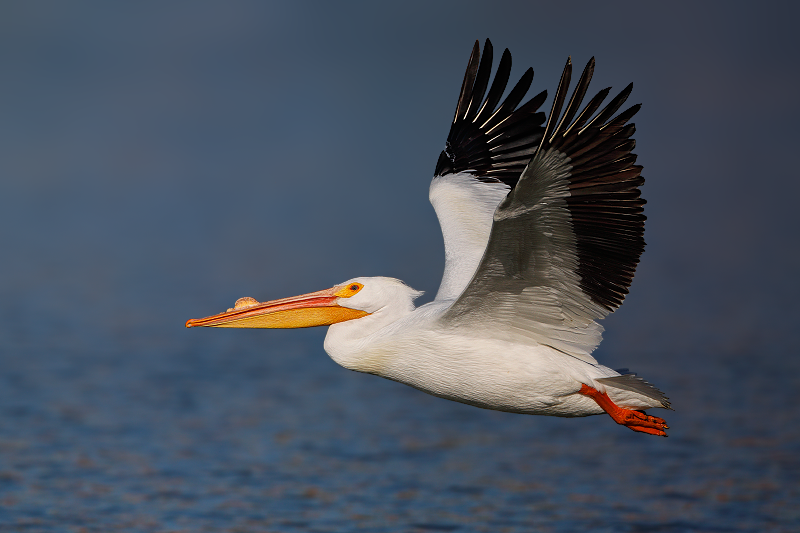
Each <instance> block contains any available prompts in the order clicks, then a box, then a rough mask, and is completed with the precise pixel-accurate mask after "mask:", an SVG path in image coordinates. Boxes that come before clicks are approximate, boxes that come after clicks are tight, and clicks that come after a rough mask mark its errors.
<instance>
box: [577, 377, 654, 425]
mask: <svg viewBox="0 0 800 533" xmlns="http://www.w3.org/2000/svg"><path fill="white" fill-rule="evenodd" d="M578 392H579V393H580V394H583V395H584V396H588V397H590V398H591V399H593V400H594V401H596V402H597V405H599V406H600V407H602V408H603V410H604V411H605V412H606V413H608V414H609V416H611V418H612V419H613V420H614V422H616V423H617V424H621V425H623V426H625V427H627V428H629V429H631V430H633V431H640V432H642V433H648V434H650V435H659V436H661V437H666V436H667V433H666V431H665V430H666V429H669V426H668V425H667V423H666V422H665V421H664V419H663V418H659V417H657V416H650V415H648V414H646V413H645V412H644V411H636V410H634V409H625V408H624V407H620V406H618V405H617V404H615V403H614V402H612V401H611V398H609V397H608V394H606V393H605V392H600V391H599V390H597V389H594V388H592V387H589V386H588V385H585V384H584V385H581V390H580V391H578Z"/></svg>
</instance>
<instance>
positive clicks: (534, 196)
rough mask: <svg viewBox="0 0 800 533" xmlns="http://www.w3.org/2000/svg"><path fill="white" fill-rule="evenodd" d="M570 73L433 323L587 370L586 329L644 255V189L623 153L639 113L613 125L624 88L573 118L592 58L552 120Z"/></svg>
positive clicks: (590, 330) (591, 336) (620, 293)
mask: <svg viewBox="0 0 800 533" xmlns="http://www.w3.org/2000/svg"><path fill="white" fill-rule="evenodd" d="M571 71H572V64H571V61H569V60H568V61H567V65H566V66H565V68H564V73H563V75H562V77H561V82H560V83H559V87H558V91H557V93H556V97H555V98H554V101H553V108H552V111H551V113H550V116H549V118H548V122H547V125H546V128H545V132H544V135H543V136H542V140H541V143H540V146H539V148H538V150H536V153H535V155H534V157H533V159H531V161H530V163H529V164H528V165H527V167H526V168H525V170H524V172H523V173H522V176H521V177H520V179H519V181H518V183H516V185H515V186H514V188H513V189H512V190H511V192H510V193H509V194H508V195H507V197H506V198H505V199H504V200H503V201H502V202H501V203H500V204H499V205H498V206H497V209H496V211H495V213H494V217H493V219H494V222H493V225H492V229H491V233H490V237H489V242H488V244H487V246H486V250H485V253H484V255H483V257H482V259H481V261H480V265H479V266H478V268H477V271H476V272H475V274H474V276H473V277H472V280H471V281H470V283H469V285H468V286H467V287H466V289H465V290H464V292H463V293H462V294H461V295H460V296H459V298H458V300H456V301H455V302H454V303H453V305H452V306H451V307H450V309H448V311H447V312H446V313H445V315H444V316H443V317H442V321H443V322H444V323H450V324H452V325H459V326H465V325H466V326H469V327H470V328H475V329H476V331H481V334H482V335H485V334H488V335H493V336H500V337H502V338H520V337H526V338H528V339H531V340H534V341H535V342H538V343H540V344H545V345H549V346H552V347H554V348H556V349H558V350H561V351H562V352H564V353H567V354H569V355H572V356H575V357H578V358H580V359H582V360H584V361H587V362H590V363H593V364H594V363H596V361H595V359H594V358H593V357H592V356H591V355H590V353H591V352H592V350H594V348H595V347H596V346H597V345H598V344H599V342H600V340H601V334H602V327H601V326H600V325H599V324H597V322H595V320H596V319H599V318H603V317H604V316H606V315H608V314H609V313H611V312H612V311H614V309H616V308H617V307H619V305H620V304H621V303H622V301H623V299H624V298H625V295H626V294H627V292H628V287H629V286H630V284H631V281H632V279H633V275H634V272H635V270H636V265H637V264H638V262H639V257H640V255H641V253H642V251H643V250H644V244H645V243H644V238H643V235H644V221H645V216H644V215H643V205H644V203H645V201H644V200H643V199H642V198H641V193H640V191H639V186H640V185H641V184H642V183H644V179H643V178H642V177H641V175H640V174H641V170H642V167H641V166H638V165H636V164H635V162H636V156H635V155H634V154H632V153H631V150H633V148H634V145H635V141H634V140H633V139H631V136H632V135H633V133H634V131H635V127H634V125H633V124H626V123H627V122H628V120H630V118H631V117H632V116H633V115H634V114H636V112H637V111H638V110H639V107H640V106H639V105H635V106H633V107H631V108H630V109H628V110H626V111H624V112H622V113H620V114H619V115H617V116H616V117H614V116H613V115H614V113H616V112H617V110H618V109H619V108H620V106H621V105H622V104H623V103H624V101H625V100H626V99H627V97H628V95H629V94H630V91H631V89H632V84H631V85H629V86H628V87H626V88H625V90H623V91H622V92H621V93H620V94H619V95H618V96H617V97H616V98H614V99H613V100H612V101H611V102H609V104H608V105H607V106H606V107H605V108H604V109H603V110H602V111H600V112H599V113H597V115H595V116H594V118H591V117H592V115H593V114H594V113H595V111H597V109H598V108H599V107H600V105H601V104H602V102H603V100H604V99H605V98H606V96H607V95H608V93H609V90H610V89H604V90H602V91H600V93H598V94H597V95H596V96H595V97H594V98H592V99H591V100H590V101H589V103H588V104H587V105H586V106H585V107H584V109H583V111H581V112H580V113H578V110H579V108H580V106H581V103H582V100H583V97H584V96H585V94H586V90H587V88H588V85H589V81H590V80H591V77H592V73H593V72H594V58H592V60H591V61H589V64H588V65H587V66H586V68H585V69H584V71H583V74H582V76H581V78H580V80H579V81H578V84H577V86H576V88H575V91H574V93H573V95H572V98H571V99H570V101H569V104H568V105H567V107H566V111H565V112H564V115H563V117H561V119H560V120H559V117H560V116H561V108H562V106H563V104H564V101H565V99H566V96H567V92H568V87H569V82H570V76H571ZM576 114H578V116H577V118H576V119H575V120H574V122H573V121H572V119H573V118H574V117H575V115H576ZM590 118H591V120H590Z"/></svg>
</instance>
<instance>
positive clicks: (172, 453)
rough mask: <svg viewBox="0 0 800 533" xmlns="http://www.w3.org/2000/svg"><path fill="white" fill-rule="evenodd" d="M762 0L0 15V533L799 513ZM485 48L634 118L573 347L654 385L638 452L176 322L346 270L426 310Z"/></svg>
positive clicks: (146, 6)
mask: <svg viewBox="0 0 800 533" xmlns="http://www.w3.org/2000/svg"><path fill="white" fill-rule="evenodd" d="M782 6H783V4H781V3H774V4H769V3H763V2H762V3H760V4H759V7H757V8H756V7H752V6H751V5H750V4H748V3H736V2H729V3H725V4H717V5H716V6H713V5H702V6H701V5H697V4H694V3H685V4H675V3H670V4H659V3H619V2H618V3H609V4H606V3H582V2H559V3H552V4H537V3H533V2H518V3H514V2H491V3H490V2H483V3H475V2H459V3H409V2H405V3H403V4H398V5H395V6H388V5H383V4H371V3H363V4H344V5H342V4H335V5H334V4H324V3H323V4H301V3H291V4H290V3H285V4H266V3H258V2H230V3H224V4H223V3H219V4H214V3H201V2H191V3H164V2H139V3H135V4H127V5H123V4H109V3H100V2H98V3H87V2H72V3H56V2H53V3H30V2H17V3H6V4H4V5H3V7H2V8H0V74H2V75H1V76H0V80H2V82H1V83H0V250H1V251H0V257H1V258H2V260H1V261H0V357H1V358H2V359H0V414H2V418H0V421H1V422H0V531H17V530H26V531H55V530H59V531H63V530H70V531H71V530H75V531H84V530H88V531H117V530H119V531H204V530H209V531H212V530H213V531H221V530H223V531H239V530H242V531H244V530H247V531H261V530H263V531H295V530H297V531H301V530H302V531H310V530H313V531H345V530H365V531H381V530H385V531H417V530H419V531H424V530H447V531H450V530H452V531H492V532H496V531H530V530H534V529H535V530H539V531H587V530H592V531H670V532H671V531H675V532H677V531H753V532H756V531H758V532H760V531H791V530H795V529H797V528H799V527H800V511H798V509H800V490H799V489H798V488H797V487H798V483H797V481H798V479H800V461H799V460H798V457H799V456H800V448H798V442H800V430H798V408H797V397H796V393H797V390H798V388H799V387H800V379H798V377H797V376H798V371H800V362H799V358H798V349H797V346H798V343H799V342H800V333H799V332H800V329H799V328H798V327H797V320H798V318H800V316H799V315H800V313H798V311H797V309H796V303H795V302H796V301H797V300H798V298H800V283H798V279H797V273H798V272H799V271H800V253H799V252H798V247H797V230H798V222H797V210H796V208H795V203H796V199H797V197H798V193H800V185H798V184H799V183H800V176H798V171H797V170H796V168H797V167H796V163H795V151H796V146H797V145H798V141H800V135H798V133H797V131H798V130H797V124H798V119H799V118H800V117H799V116H798V109H799V106H798V99H797V94H798V90H799V89H800V83H798V70H797V57H796V54H797V50H798V49H800V46H798V44H799V43H798V38H797V36H796V27H795V26H796V21H797V20H798V10H797V9H795V8H792V9H791V10H790V9H787V8H785V7H782ZM486 37H489V38H491V39H492V41H493V43H494V45H495V50H496V54H495V55H496V59H497V58H499V55H500V52H501V51H502V49H503V48H505V47H508V48H509V49H510V50H511V52H512V55H513V58H514V69H513V72H512V77H513V78H514V80H516V79H517V78H518V77H519V76H520V75H521V74H522V72H523V71H524V69H525V68H527V67H528V66H533V68H534V70H535V73H536V74H535V77H534V82H533V86H532V89H531V93H532V94H535V93H536V92H538V91H540V90H542V89H547V90H548V91H549V92H550V94H551V95H552V93H553V91H554V89H555V87H556V84H557V82H558V77H559V75H560V72H561V69H562V68H563V65H564V61H565V60H566V58H567V56H569V55H571V56H572V58H573V61H574V63H575V64H576V65H577V66H578V68H582V66H583V64H585V62H586V61H588V59H589V58H590V57H591V56H595V57H596V58H597V68H596V74H595V77H594V82H593V85H592V87H593V88H594V90H599V89H600V88H603V87H606V86H609V85H611V86H614V87H615V88H617V89H622V88H623V87H624V86H625V85H626V84H627V83H628V82H631V81H632V82H633V83H634V92H633V96H632V102H634V103H635V102H642V103H643V104H644V106H643V109H642V111H641V112H640V113H639V114H638V115H637V117H636V124H637V133H636V139H637V141H638V143H639V144H638V146H637V149H636V153H638V154H639V162H640V163H642V164H643V165H644V167H645V170H644V176H645V178H646V179H647V183H646V184H645V186H644V187H643V191H644V196H645V198H647V200H648V205H647V208H646V213H647V215H648V222H647V231H646V235H645V237H646V239H647V242H648V247H647V250H646V252H645V254H644V256H643V259H642V263H641V265H640V267H639V270H638V273H637V276H636V279H635V280H634V283H633V286H632V290H631V294H630V296H629V297H628V299H627V301H626V303H625V305H624V306H623V307H622V308H621V309H620V310H619V311H618V312H617V313H615V314H614V315H612V316H611V317H609V318H608V319H607V320H605V324H604V325H605V326H606V328H607V333H606V340H605V342H604V343H603V344H602V345H601V347H600V348H599V350H598V352H597V353H596V355H597V357H598V358H599V359H600V360H601V361H602V362H603V363H606V364H608V365H609V366H612V367H619V366H625V367H630V368H631V369H633V370H635V371H638V372H640V373H641V374H642V375H643V376H645V377H646V378H647V379H648V380H650V381H652V382H653V383H655V384H656V385H658V386H659V387H661V388H662V389H664V390H665V391H666V392H667V393H668V395H669V396H670V397H671V399H672V401H673V405H674V407H675V408H676V411H675V412H674V413H673V412H667V413H665V414H664V416H665V417H666V418H667V420H668V422H669V424H670V426H671V427H672V428H673V429H672V430H671V432H670V434H671V437H670V438H669V439H655V438H650V437H647V436H644V435H638V434H634V433H632V432H630V431H628V430H626V429H624V428H621V427H618V426H616V425H614V424H613V423H612V422H611V421H610V420H609V419H608V418H607V417H593V418H590V419H581V420H563V419H550V418H542V417H536V418H533V417H522V416H514V415H508V414H503V413H494V412H488V411H481V410H478V409H474V408H471V407H466V406H462V405H459V404H454V403H449V402H445V401H444V400H440V399H436V398H433V397H428V396H425V395H423V394H421V393H419V392H417V391H414V390H412V389H408V388H406V387H403V386H401V385H398V384H395V383H391V382H388V381H384V380H380V379H377V378H374V377H371V376H363V375H357V374H353V373H350V372H347V371H345V370H342V369H340V368H338V367H336V365H335V364H334V363H332V362H331V361H330V360H329V359H328V358H327V356H326V355H325V353H324V351H323V350H322V338H323V336H324V330H322V329H319V330H303V331H285V332H284V331H220V330H201V331H197V330H185V329H184V328H183V323H184V322H185V321H186V319H188V318H195V317H199V316H205V315H208V314H213V313H215V312H218V311H221V310H223V309H225V308H227V307H229V306H230V305H231V304H232V303H233V301H234V300H235V299H236V298H238V297H241V296H246V295H247V296H253V297H256V298H257V299H260V300H263V299H270V298H278V297H283V296H289V295H293V294H298V293H302V292H308V291H312V290H318V289H322V288H327V287H330V286H331V285H333V284H335V283H338V282H342V281H345V280H346V279H348V278H351V277H354V276H371V275H385V276H393V277H398V278H401V279H403V280H405V281H406V282H407V283H409V284H410V285H411V286H413V287H415V288H417V289H421V290H425V291H427V293H428V294H427V298H432V296H433V294H434V293H435V291H436V288H437V286H438V281H439V279H440V276H441V271H442V268H443V256H444V254H443V247H442V239H441V234H440V232H439V228H438V224H437V222H436V219H435V215H434V213H433V210H432V208H431V207H430V205H429V204H428V201H427V188H428V183H429V180H430V178H431V175H432V173H433V169H434V165H435V162H436V158H437V157H438V154H439V151H440V150H441V149H442V147H443V143H444V139H445V137H446V135H447V131H448V128H449V123H450V120H451V119H452V115H453V112H454V107H455V102H456V98H457V96H458V90H459V88H460V84H461V80H462V77H463V72H464V68H465V66H466V63H467V59H468V57H469V52H470V49H471V47H472V44H473V42H474V41H475V39H481V41H483V39H485V38H486ZM549 105H550V103H549V100H548V102H547V103H546V104H545V105H544V106H543V109H545V110H549ZM422 301H425V299H423V300H422ZM659 414H661V413H659ZM80 528H86V529H83V530H82V529H80Z"/></svg>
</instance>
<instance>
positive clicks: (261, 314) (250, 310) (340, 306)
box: [186, 277, 422, 329]
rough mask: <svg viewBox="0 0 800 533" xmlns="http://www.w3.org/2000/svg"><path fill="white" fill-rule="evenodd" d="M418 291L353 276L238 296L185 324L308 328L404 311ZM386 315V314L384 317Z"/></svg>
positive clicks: (411, 307)
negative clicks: (262, 297)
mask: <svg viewBox="0 0 800 533" xmlns="http://www.w3.org/2000/svg"><path fill="white" fill-rule="evenodd" d="M421 294H422V293H421V292H420V291H416V290H414V289H412V288H411V287H409V286H408V285H406V284H405V283H403V282H402V281H400V280H397V279H394V278H385V277H371V278H367V277H361V278H353V279H351V280H348V281H346V282H344V283H341V284H339V285H334V286H333V287H331V288H330V289H324V290H321V291H317V292H310V293H308V294H301V295H299V296H293V297H290V298H282V299H280V300H271V301H268V302H259V301H258V300H256V299H255V298H249V297H245V298H239V299H238V300H237V301H236V303H235V304H234V306H233V307H232V308H230V309H228V310H227V311H225V312H224V313H219V314H216V315H212V316H208V317H205V318H196V319H191V320H189V321H187V322H186V327H187V328H192V327H196V326H204V327H214V328H281V329H283V328H308V327H313V326H330V325H332V324H337V323H339V322H345V321H347V320H357V319H359V318H363V317H365V316H368V315H372V314H373V313H376V314H381V315H390V316H392V317H394V316H396V315H404V314H407V313H409V312H411V311H413V310H414V303H413V302H414V299H415V298H417V297H418V296H420V295H421ZM387 318H388V317H387Z"/></svg>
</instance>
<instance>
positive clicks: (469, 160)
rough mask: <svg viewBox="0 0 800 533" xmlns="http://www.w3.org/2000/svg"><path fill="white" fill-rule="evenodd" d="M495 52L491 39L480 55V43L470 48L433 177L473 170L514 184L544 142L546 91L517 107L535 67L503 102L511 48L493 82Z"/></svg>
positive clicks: (483, 176)
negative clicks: (456, 100) (448, 127)
mask: <svg viewBox="0 0 800 533" xmlns="http://www.w3.org/2000/svg"><path fill="white" fill-rule="evenodd" d="M492 50H493V49H492V44H491V41H490V40H489V39H487V40H486V44H485V46H484V51H483V58H482V59H481V57H480V45H479V42H478V41H476V43H475V46H474V47H473V49H472V53H471V55H470V59H469V62H468V63H467V71H466V73H465V75H464V82H463V83H462V86H461V92H460V93H459V98H458V104H457V106H456V112H455V115H454V118H453V123H452V125H451V128H450V132H449V134H448V136H447V143H446V146H445V150H444V151H442V152H441V154H439V159H438V160H437V163H436V169H435V171H434V175H435V176H442V175H444V174H448V173H454V172H463V171H470V172H472V173H473V174H474V175H475V177H476V178H478V179H481V180H484V181H492V182H496V181H502V182H503V183H506V184H507V185H509V186H510V187H514V185H515V184H516V182H517V181H518V180H519V176H520V174H522V171H523V170H524V169H525V166H526V165H527V164H528V161H530V159H531V157H532V156H533V154H534V153H535V152H536V148H537V147H538V146H539V143H540V141H541V138H542V132H543V128H542V122H543V121H544V115H543V114H542V113H539V112H537V111H538V108H539V107H540V106H541V105H542V103H543V102H544V100H545V99H546V98H547V93H540V94H538V95H536V96H534V97H533V98H532V99H531V100H530V101H528V102H527V103H525V104H523V105H522V106H519V104H520V102H522V100H523V99H524V97H525V94H526V93H527V92H528V89H530V86H531V83H532V81H533V69H528V70H527V71H525V73H524V74H523V75H522V77H521V78H520V80H519V81H518V82H517V83H516V85H515V86H514V88H513V89H512V90H511V91H510V92H509V94H508V96H507V97H506V99H505V100H503V101H502V103H501V98H502V96H503V93H504V92H505V89H506V85H507V84H508V78H509V74H510V72H511V54H510V53H509V51H508V49H506V50H504V51H503V54H502V56H501V58H500V63H499V65H498V67H497V72H496V73H495V76H494V81H493V82H492V83H491V86H489V79H490V77H491V66H492V53H493V52H492ZM487 87H489V90H488V93H487V92H486V88H487ZM484 94H486V97H485V99H484ZM481 100H483V101H482V102H481ZM518 106H519V107H518Z"/></svg>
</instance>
